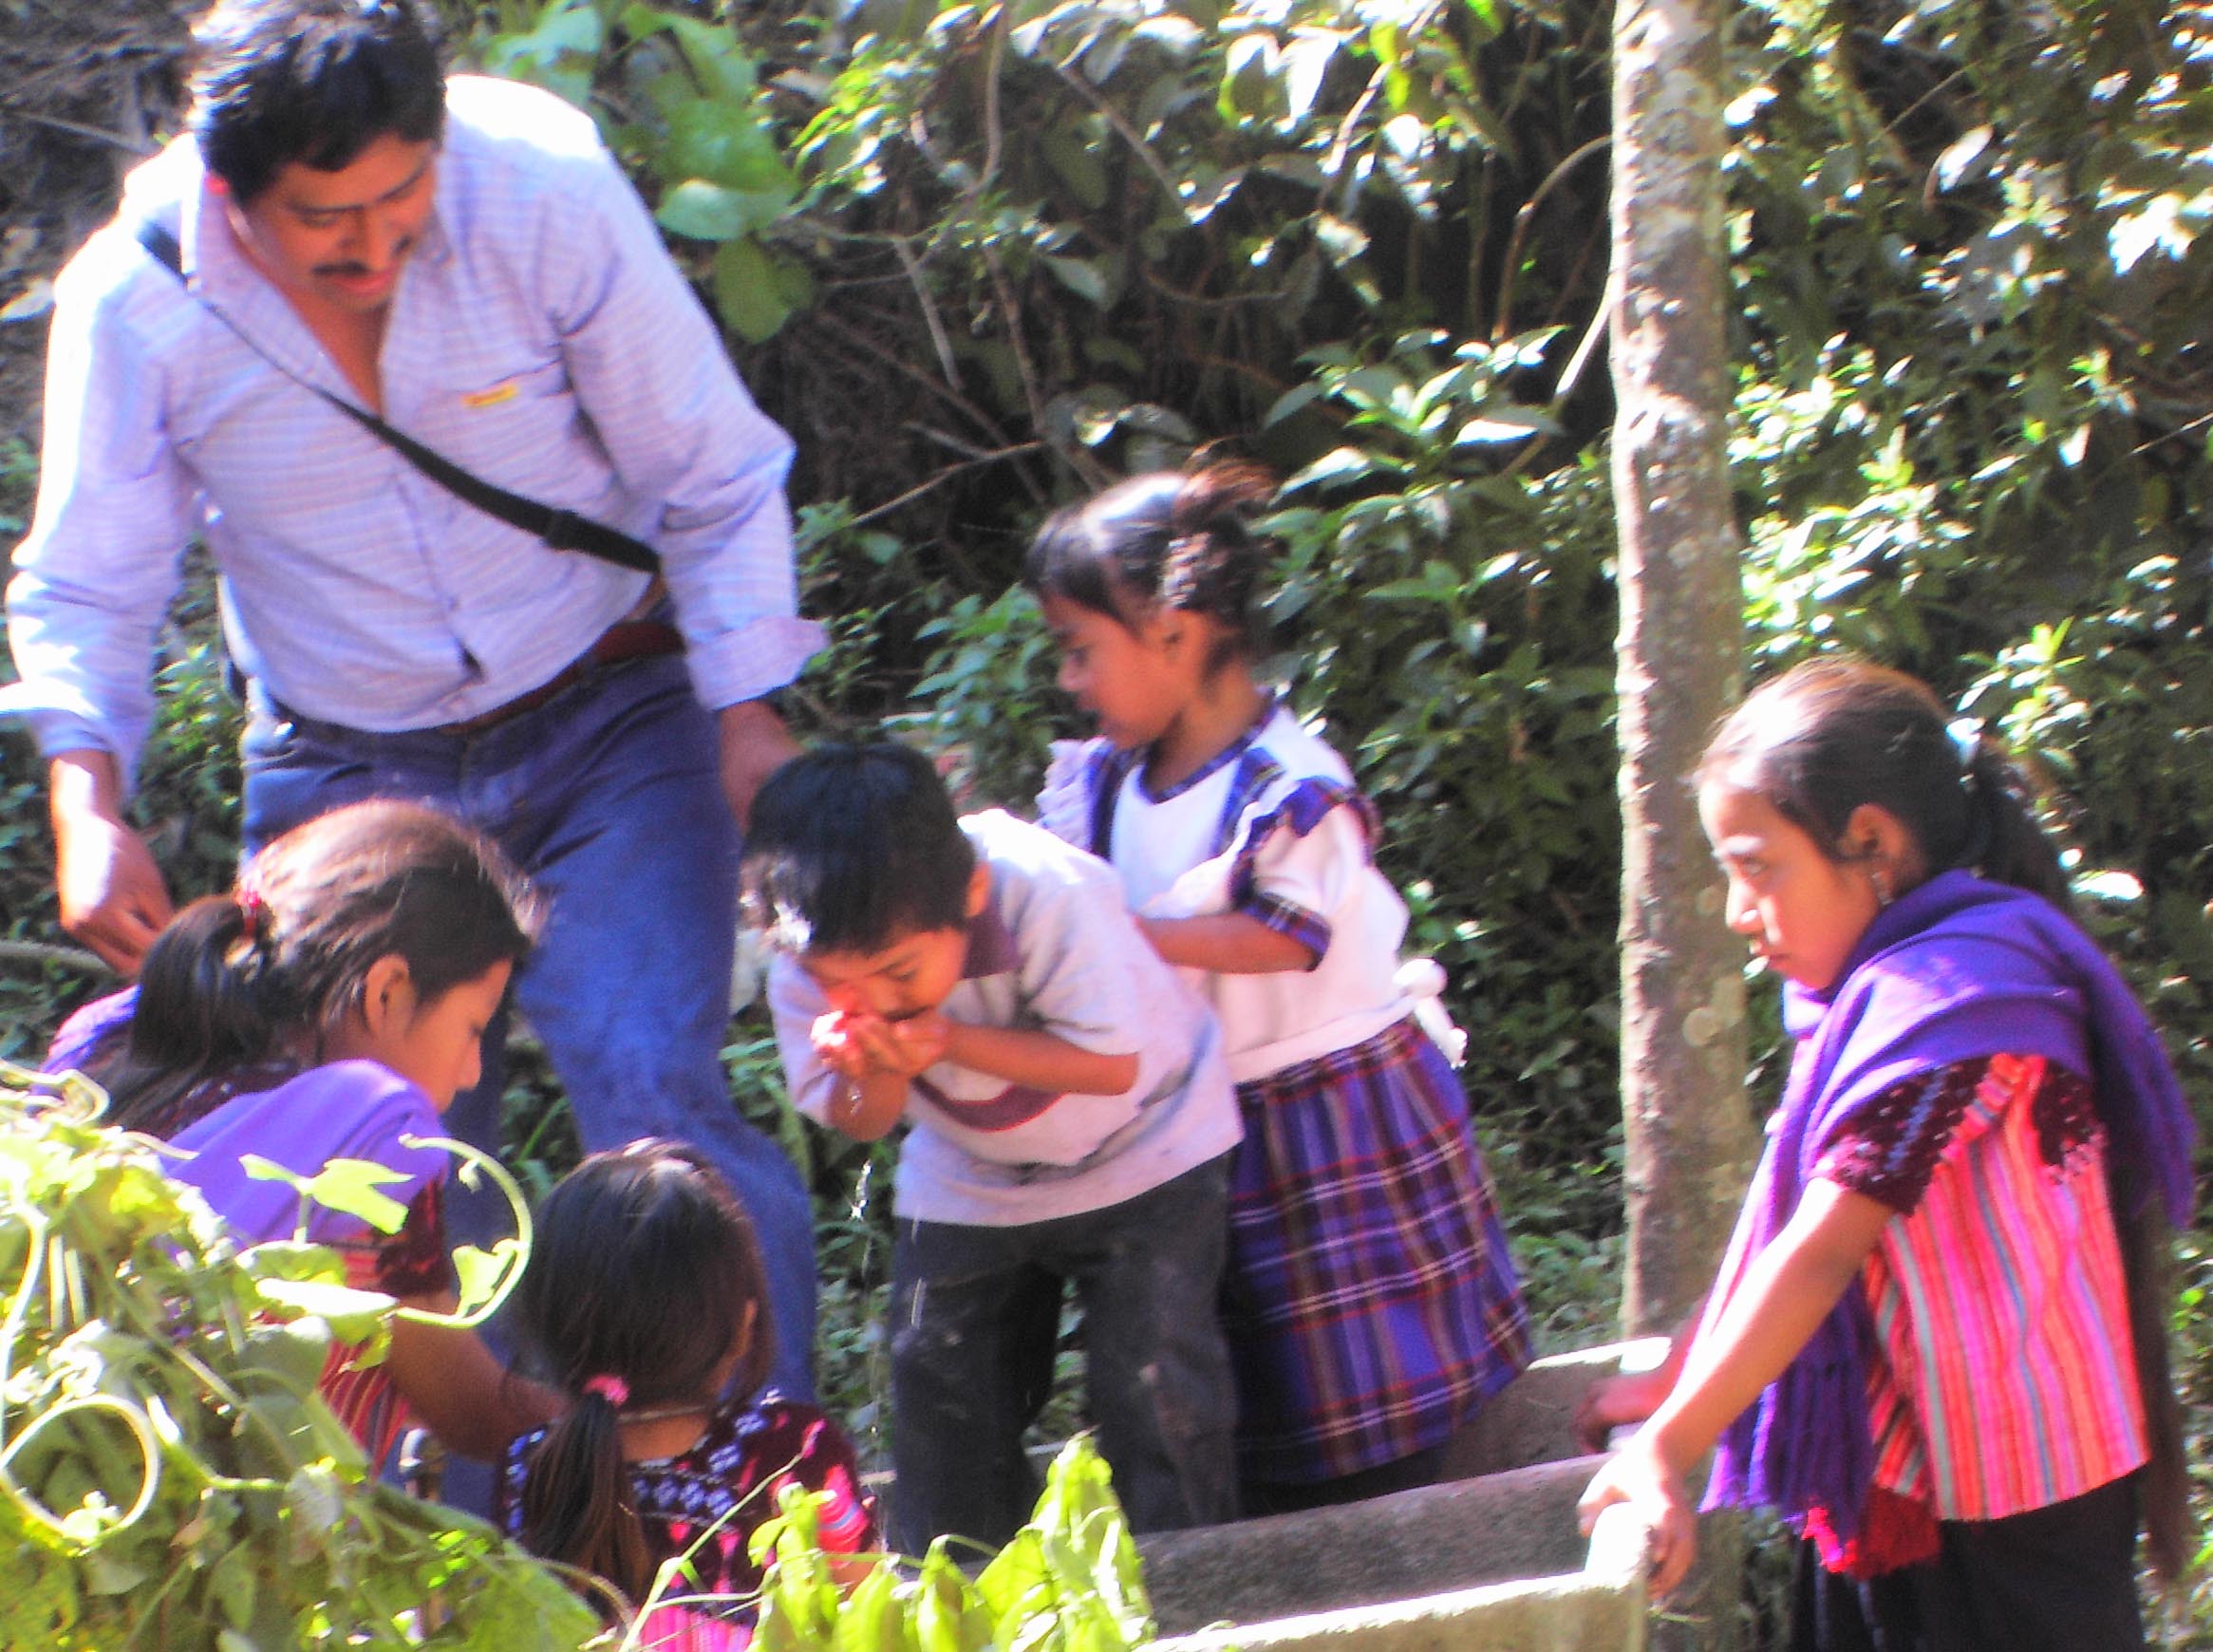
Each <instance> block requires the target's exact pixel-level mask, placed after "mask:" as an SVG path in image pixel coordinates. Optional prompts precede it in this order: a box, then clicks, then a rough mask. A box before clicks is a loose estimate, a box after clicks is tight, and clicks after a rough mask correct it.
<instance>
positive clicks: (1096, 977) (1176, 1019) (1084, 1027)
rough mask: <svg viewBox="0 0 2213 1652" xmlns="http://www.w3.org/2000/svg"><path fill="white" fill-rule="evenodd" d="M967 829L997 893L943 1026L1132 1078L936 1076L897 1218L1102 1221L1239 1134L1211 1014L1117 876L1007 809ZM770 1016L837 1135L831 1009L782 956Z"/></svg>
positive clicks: (927, 1078) (971, 940) (991, 1222)
mask: <svg viewBox="0 0 2213 1652" xmlns="http://www.w3.org/2000/svg"><path fill="white" fill-rule="evenodd" d="M961 827H962V830H963V831H965V832H966V834H967V835H968V840H969V842H970V843H971V844H973V845H974V846H975V850H976V855H977V859H978V860H979V861H980V862H981V863H982V864H983V865H984V866H985V868H986V869H987V870H988V872H989V873H990V878H991V892H990V896H989V899H988V901H987V902H986V904H985V910H984V911H983V913H982V914H980V915H979V916H978V917H977V918H976V920H975V921H974V922H973V923H971V924H970V926H969V930H968V959H967V965H966V969H965V970H964V974H963V979H962V981H961V982H960V984H959V985H958V986H955V987H954V988H953V990H952V993H951V995H950V996H949V997H947V1000H946V1002H945V1005H944V1009H945V1014H946V1015H947V1018H948V1019H950V1020H953V1021H958V1022H966V1023H970V1024H972V1025H977V1026H1003V1027H1024V1028H1034V1029H1036V1030H1039V1031H1042V1032H1048V1033H1052V1034H1054V1035H1055V1036H1057V1037H1060V1038H1063V1039H1066V1040H1067V1041H1068V1042H1070V1043H1072V1044H1077V1045H1078V1046H1080V1047H1081V1048H1083V1049H1086V1050H1092V1051H1096V1052H1097V1053H1099V1054H1101V1055H1117V1056H1118V1055H1135V1056H1136V1058H1137V1078H1136V1081H1135V1083H1133V1084H1132V1085H1131V1086H1130V1088H1129V1089H1128V1090H1127V1091H1126V1092H1124V1093H1123V1094H1122V1095H1119V1096H1082V1095H1052V1094H1049V1093H1046V1092H1042V1091H1038V1090H1033V1089H1028V1088H1025V1087H1023V1086H1021V1085H1014V1084H1009V1083H1008V1082H1007V1081H1006V1080H1005V1079H1000V1078H996V1077H993V1076H991V1075H989V1074H985V1073H979V1072H976V1071H974V1070H973V1069H971V1068H966V1067H960V1066H955V1065H954V1064H952V1063H951V1062H949V1061H940V1062H938V1063H937V1064H936V1065H934V1066H932V1067H929V1068H928V1069H927V1070H925V1071H924V1072H923V1073H922V1074H920V1075H919V1076H918V1077H917V1078H916V1079H915V1081H914V1084H913V1085H912V1087H911V1088H910V1090H909V1092H908V1098H907V1111H906V1116H905V1117H906V1122H907V1124H908V1125H909V1127H910V1129H909V1133H908V1136H907V1139H906V1141H905V1142H904V1143H903V1144H902V1145H901V1147H900V1151H899V1171H898V1176H897V1180H896V1182H895V1185H894V1197H893V1208H894V1210H895V1211H897V1212H898V1214H900V1215H902V1216H907V1217H911V1218H914V1219H917V1220H921V1221H926V1222H959V1223H966V1224H969V1225H972V1226H978V1227H1016V1226H1020V1225H1022V1224H1024V1223H1029V1222H1040V1221H1045V1220H1048V1219H1050V1218H1052V1217H1055V1216H1070V1215H1076V1214H1079V1213H1080V1212H1083V1211H1098V1210H1104V1209H1106V1208H1107V1207H1108V1206H1110V1205H1118V1204H1120V1203H1122V1202H1123V1201H1124V1200H1127V1199H1134V1198H1135V1197H1136V1196H1137V1195H1138V1194H1139V1193H1144V1192H1151V1191H1152V1190H1153V1189H1154V1188H1156V1187H1158V1186H1160V1185H1161V1184H1162V1183H1164V1182H1167V1181H1170V1180H1172V1178H1174V1177H1176V1176H1179V1175H1181V1174H1182V1173H1184V1172H1185V1171H1188V1170H1193V1169H1195V1168H1197V1167H1198V1166H1199V1165H1202V1164H1204V1163H1206V1162H1207V1161H1208V1160H1209V1159H1210V1158H1214V1157H1216V1156H1217V1155H1221V1154H1224V1153H1227V1152H1228V1150H1229V1149H1230V1148H1231V1147H1233V1146H1235V1145H1236V1143H1237V1139H1238V1137H1239V1136H1240V1135H1241V1134H1242V1130H1241V1127H1240V1125H1239V1123H1238V1119H1237V1104H1236V1100H1235V1098H1234V1095H1233V1093H1232V1091H1231V1089H1230V1084H1229V1079H1228V1073H1227V1072H1226V1070H1225V1069H1224V1066H1223V1061H1222V1039H1221V1034H1220V1032H1219V1030H1218V1029H1217V1027H1216V1026H1215V1023H1214V1017H1213V1014H1212V1012H1211V1011H1210V1010H1209V1009H1208V1007H1207V1005H1206V1004H1205V1002H1204V1001H1203V1000H1202V999H1201V998H1200V997H1199V996H1198V995H1197V994H1196V993H1194V992H1193V991H1192V990H1191V988H1190V986H1187V985H1186V984H1185V983H1184V982H1182V981H1181V980H1179V979H1178V972H1177V971H1176V970H1174V969H1172V968H1171V967H1169V966H1168V965H1166V964H1164V963H1162V962H1161V961H1160V958H1159V956H1158V955H1157V954H1155V953H1154V952H1153V948H1151V947H1150V946H1149V945H1147V943H1146V940H1145V937H1144V935H1143V934H1142V933H1141V932H1140V931H1139V930H1138V929H1137V926H1136V923H1135V920H1134V919H1133V918H1132V917H1131V916H1130V913H1129V911H1128V910H1127V908H1126V907H1125V906H1124V904H1123V899H1122V891H1121V886H1120V884H1119V883H1118V882H1117V881H1116V877H1115V873H1114V870H1113V869H1112V868H1111V867H1108V866H1106V865H1104V864H1102V863H1101V862H1099V861H1097V860H1096V859H1094V858H1093V857H1092V856H1091V855H1089V854H1084V853H1082V852H1081V851H1080V850H1077V849H1073V848H1071V847H1070V846H1069V845H1067V844H1065V843H1063V842H1061V841H1060V840H1059V839H1057V838H1055V837H1054V836H1052V835H1050V834H1049V833H1046V832H1044V831H1041V829H1039V828H1038V827H1036V826H1032V825H1030V824H1029V823H1028V822H1027V821H1023V820H1018V819H1016V818H1015V817H1013V816H1011V815H1007V814H1005V813H1003V812H1002V811H1000V810H996V809H994V810H989V811H987V812H985V813H984V814H981V815H971V816H968V817H966V818H965V819H963V820H962V822H961ZM769 1007H770V1009H771V1010H772V1012H773V1013H774V1015H775V1019H776V1031H777V1045H778V1050H779V1051H780V1052H781V1054H782V1056H783V1063H784V1073H785V1076H786V1078H787V1079H788V1081H789V1083H790V1086H791V1094H792V1100H793V1104H794V1105H796V1106H797V1108H798V1109H799V1110H800V1111H801V1112H802V1113H804V1114H806V1115H807V1117H810V1118H813V1119H815V1120H816V1122H818V1123H827V1122H828V1121H829V1108H830V1102H831V1098H832V1096H833V1094H834V1092H835V1075H833V1074H832V1073H831V1072H830V1070H829V1069H828V1068H827V1067H826V1066H824V1065H823V1064H822V1061H821V1060H820V1058H819V1057H817V1056H816V1053H815V1045H814V1041H813V1038H812V1037H811V1036H810V1034H811V1029H812V1028H813V1026H814V1023H815V1020H816V1017H818V1016H820V1015H821V1014H823V1013H824V1011H825V1010H827V1009H828V1007H829V1004H828V1003H827V1002H826V1000H825V999H824V997H823V995H822V991H821V989H820V988H819V987H817V986H816V985H815V983H814V981H813V980H812V979H811V978H810V977H809V976H808V975H807V973H806V971H805V970H803V969H801V968H800V967H798V965H797V963H795V962H794V961H793V960H792V959H790V958H788V957H779V958H778V959H777V960H776V961H775V962H774V963H773V964H772V965H771V966H770V969H769Z"/></svg>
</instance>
